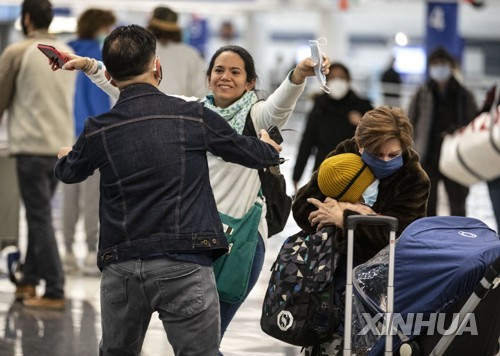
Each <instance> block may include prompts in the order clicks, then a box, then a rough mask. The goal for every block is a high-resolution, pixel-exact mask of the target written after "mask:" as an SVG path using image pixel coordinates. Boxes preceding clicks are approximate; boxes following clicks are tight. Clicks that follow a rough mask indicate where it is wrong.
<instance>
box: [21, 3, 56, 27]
mask: <svg viewBox="0 0 500 356" xmlns="http://www.w3.org/2000/svg"><path fill="white" fill-rule="evenodd" d="M26 14H29V15H30V20H31V23H32V24H33V26H34V27H35V28H36V29H47V28H49V26H50V23H51V22H52V19H53V18H54V13H53V12H52V4H51V3H50V1H48V0H25V1H24V2H23V4H22V6H21V18H24V16H25V15H26Z"/></svg>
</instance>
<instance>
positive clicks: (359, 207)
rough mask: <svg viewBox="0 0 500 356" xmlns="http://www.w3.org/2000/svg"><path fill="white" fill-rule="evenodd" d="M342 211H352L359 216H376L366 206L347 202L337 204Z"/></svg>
mask: <svg viewBox="0 0 500 356" xmlns="http://www.w3.org/2000/svg"><path fill="white" fill-rule="evenodd" d="M339 205H340V207H341V208H342V210H352V211H355V212H357V213H359V214H361V215H374V214H375V215H376V214H377V213H376V212H374V211H373V210H372V208H370V207H369V206H368V205H365V204H363V203H355V204H353V203H347V202H339Z"/></svg>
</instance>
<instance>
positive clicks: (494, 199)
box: [488, 178, 500, 232]
mask: <svg viewBox="0 0 500 356" xmlns="http://www.w3.org/2000/svg"><path fill="white" fill-rule="evenodd" d="M488 190H489V192H490V198H491V205H492V206H493V212H494V213H495V219H496V222H497V232H499V231H500V178H497V179H494V180H491V181H489V182H488Z"/></svg>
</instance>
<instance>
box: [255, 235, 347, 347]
mask: <svg viewBox="0 0 500 356" xmlns="http://www.w3.org/2000/svg"><path fill="white" fill-rule="evenodd" d="M332 230H333V231H335V230H334V229H332V228H330V227H329V228H325V229H323V230H322V231H319V232H317V233H315V234H313V235H307V234H306V233H304V232H299V233H297V234H295V235H292V236H290V237H289V238H288V239H287V240H286V241H285V242H284V243H283V246H282V247H281V249H280V252H279V253H278V257H277V258H276V261H275V262H274V263H273V266H272V268H271V271H272V273H271V278H270V280H269V285H268V288H267V291H266V295H265V297H264V303H263V306H262V315H261V319H260V325H261V328H262V330H263V331H264V332H265V333H266V334H268V335H270V336H272V337H274V338H276V339H279V340H281V341H284V342H287V343H289V344H292V345H297V346H314V345H319V344H320V343H323V342H328V341H331V340H332V339H333V334H334V332H335V330H336V329H337V327H338V325H339V322H340V319H339V315H340V312H339V308H338V307H337V306H335V304H334V283H333V274H334V272H335V268H336V266H337V263H338V258H337V256H338V254H335V253H334V251H333V238H334V237H333V231H332Z"/></svg>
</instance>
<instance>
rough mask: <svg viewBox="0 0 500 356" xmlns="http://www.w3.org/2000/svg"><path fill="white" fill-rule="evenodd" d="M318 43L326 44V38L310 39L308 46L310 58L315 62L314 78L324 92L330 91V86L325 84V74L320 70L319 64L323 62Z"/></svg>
mask: <svg viewBox="0 0 500 356" xmlns="http://www.w3.org/2000/svg"><path fill="white" fill-rule="evenodd" d="M320 45H326V38H325V37H321V38H318V40H310V41H309V47H310V49H311V58H312V60H313V61H314V62H315V63H316V65H315V66H314V73H315V74H316V80H317V81H318V83H319V87H320V88H321V89H323V91H324V92H325V93H329V92H330V88H328V86H327V85H326V75H325V74H324V73H323V72H322V71H321V64H322V63H323V54H322V53H321V49H320V48H319V46H320Z"/></svg>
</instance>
